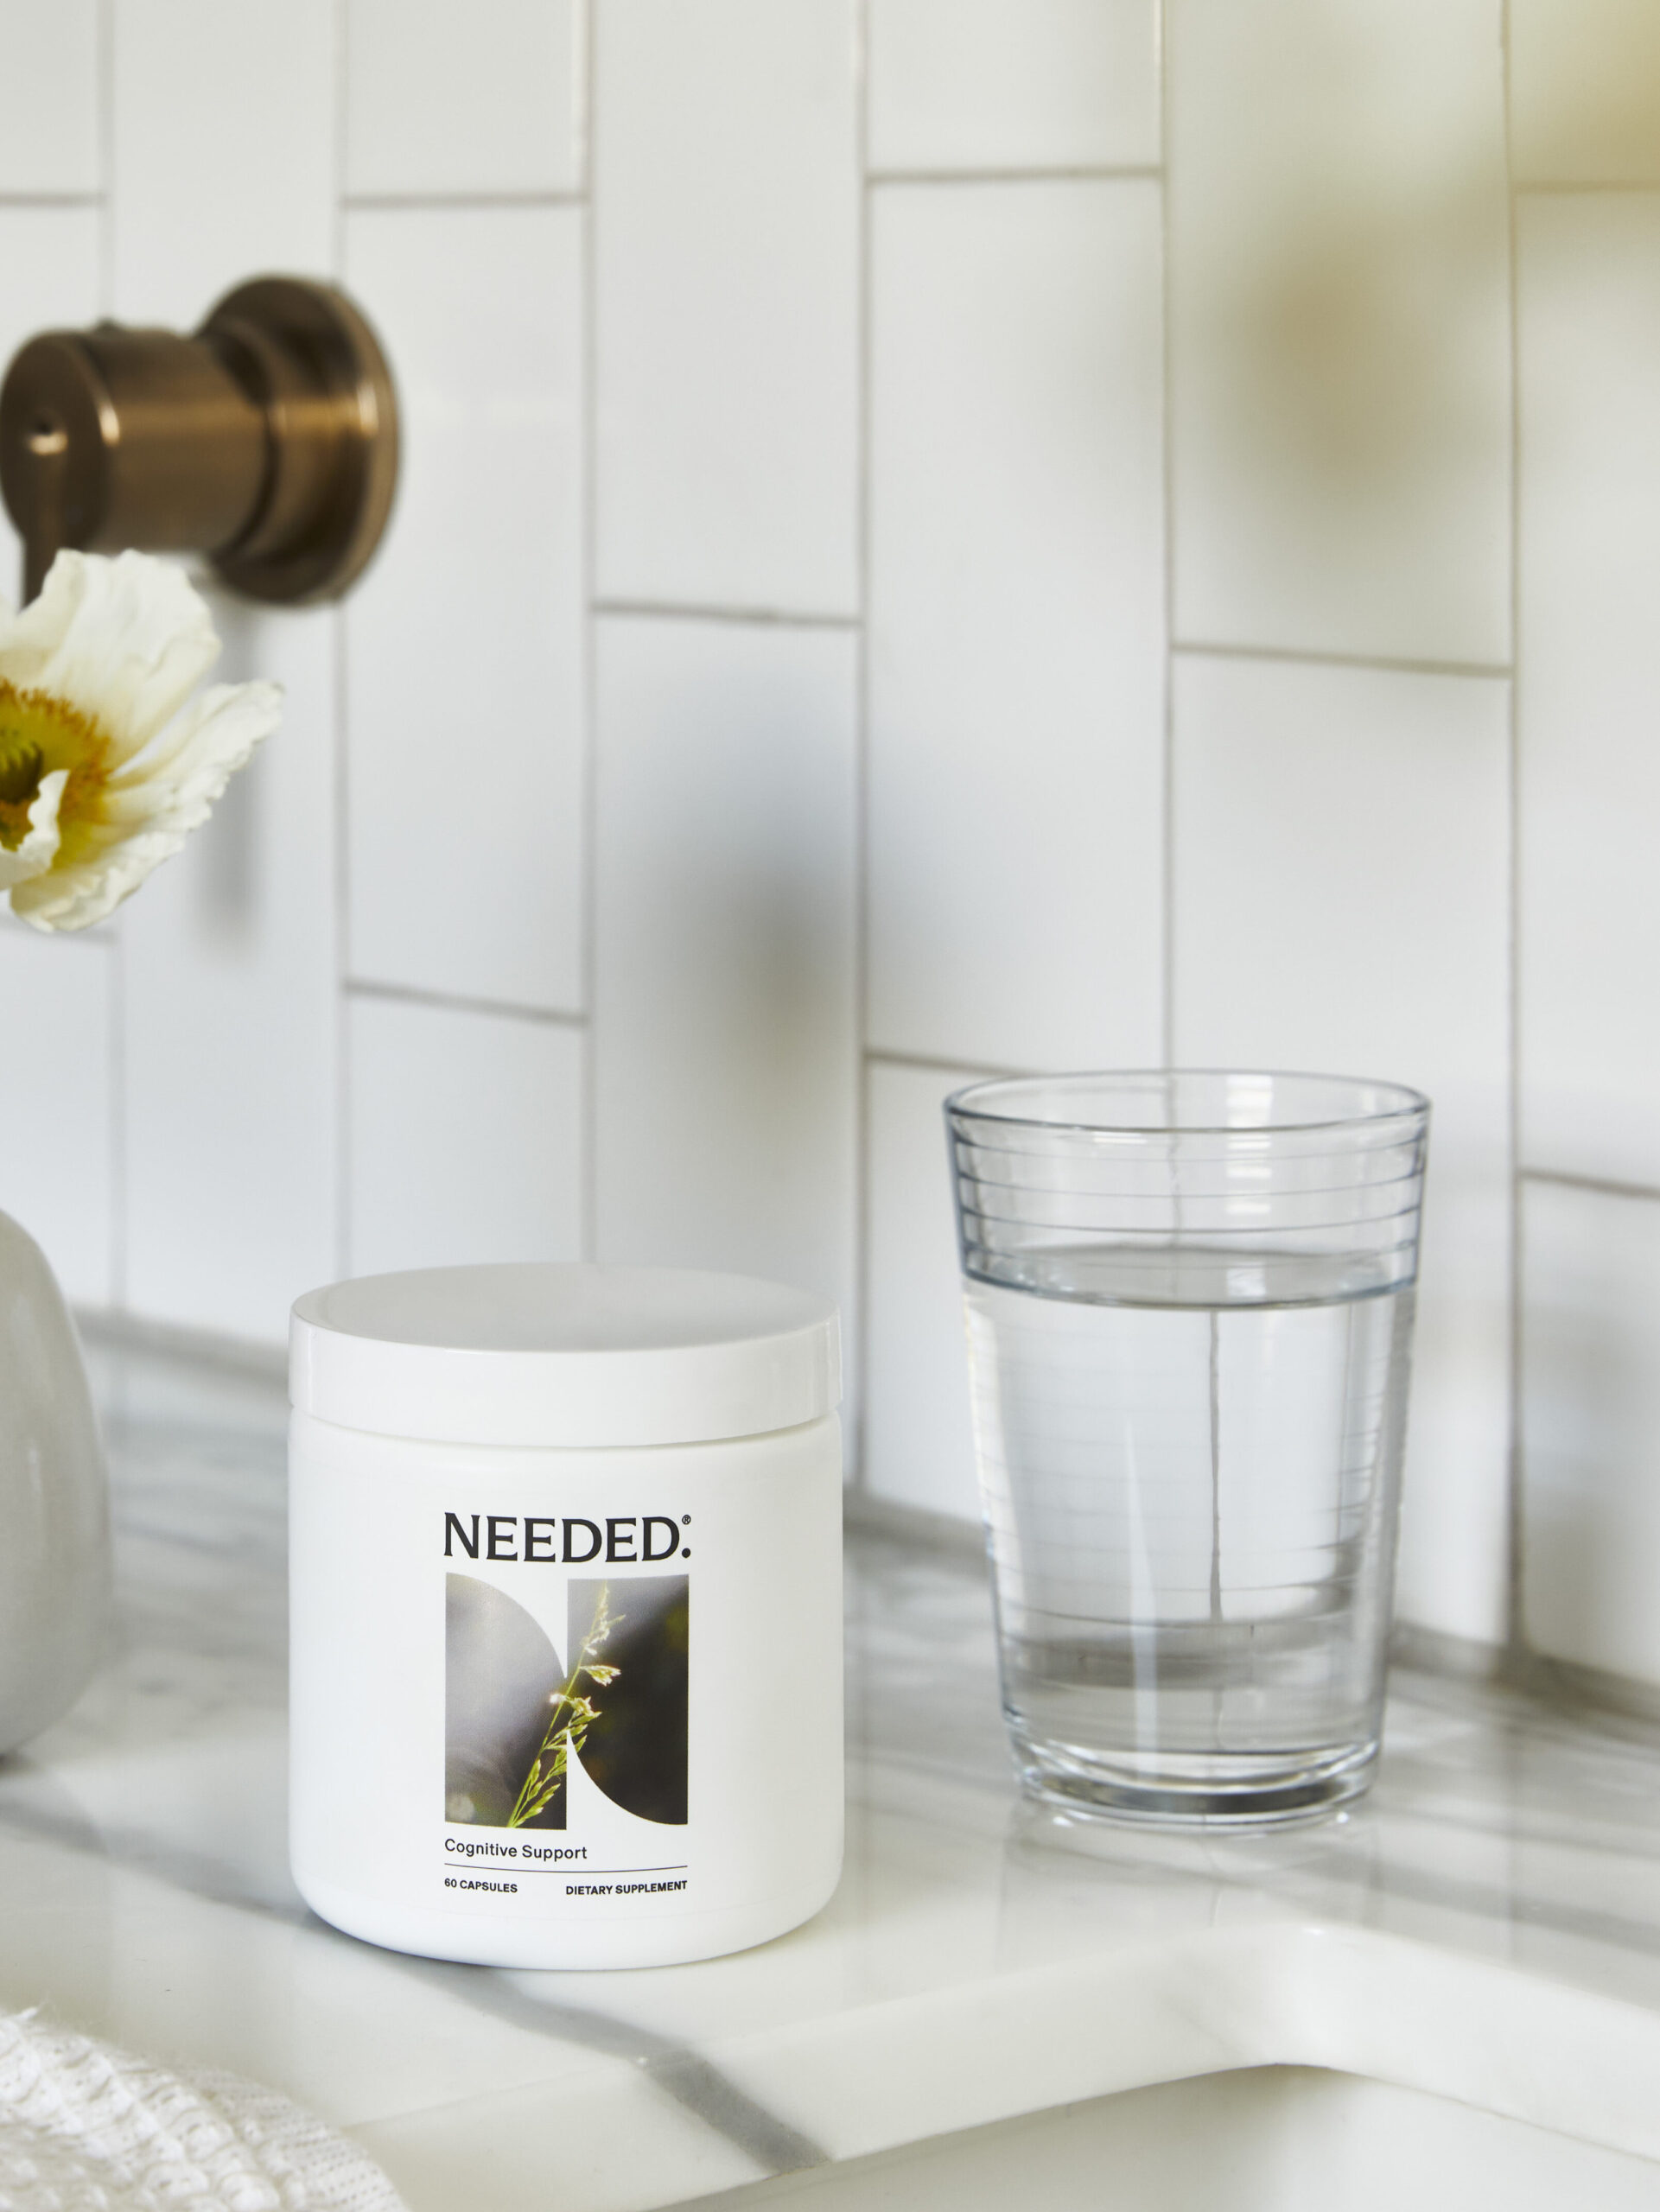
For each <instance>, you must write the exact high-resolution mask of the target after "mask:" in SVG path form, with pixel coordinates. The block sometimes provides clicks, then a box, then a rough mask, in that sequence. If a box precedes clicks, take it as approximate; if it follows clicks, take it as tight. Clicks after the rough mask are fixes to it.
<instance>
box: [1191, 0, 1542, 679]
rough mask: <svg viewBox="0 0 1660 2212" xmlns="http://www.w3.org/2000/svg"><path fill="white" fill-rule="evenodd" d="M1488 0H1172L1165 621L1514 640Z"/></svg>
mask: <svg viewBox="0 0 1660 2212" xmlns="http://www.w3.org/2000/svg"><path fill="white" fill-rule="evenodd" d="M1500 20H1501V10H1500V4H1499V0H1175V4H1173V7H1172V8H1171V10H1170V16H1169V26H1170V28H1169V41H1170V45H1169V61H1170V82H1169V87H1168V92H1167V99H1168V113H1169V118H1170V139H1169V145H1168V149H1167V156H1168V162H1169V172H1168V189H1169V213H1170V245H1171V264H1170V287H1171V334H1172V346H1171V372H1172V398H1173V425H1172V430H1173V435H1172V461H1173V485H1174V499H1173V530H1174V546H1175V628H1176V635H1177V637H1178V638H1179V639H1182V640H1184V641H1186V642H1188V643H1192V644H1197V645H1263V646H1270V647H1274V648H1285V647H1293V648H1299V649H1301V650H1303V651H1310V652H1323V653H1351V654H1354V653H1358V654H1375V655H1384V656H1392V657H1396V658H1399V657H1404V658H1409V659H1420V660H1440V661H1459V662H1466V661H1473V662H1478V663H1497V662H1502V661H1504V660H1506V659H1508V658H1509V654H1510V516H1509V499H1510V482H1509V479H1510V465H1511V430H1510V334H1509V321H1508V302H1507V299H1506V283H1505V280H1506V269H1507V262H1506V244H1505V205H1504V76H1503V57H1502V54H1501V50H1500V42H1499V29H1500Z"/></svg>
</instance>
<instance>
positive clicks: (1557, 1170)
mask: <svg viewBox="0 0 1660 2212" xmlns="http://www.w3.org/2000/svg"><path fill="white" fill-rule="evenodd" d="M1516 1179H1517V1184H1518V1185H1523V1184H1528V1183H1546V1184H1549V1185H1550V1186H1551V1187H1552V1188H1553V1189H1555V1190H1561V1191H1590V1192H1594V1193H1595V1194H1596V1196H1597V1197H1599V1198H1643V1199H1646V1200H1647V1201H1648V1203H1649V1204H1650V1205H1653V1204H1654V1203H1655V1202H1656V1201H1657V1200H1660V1185H1656V1184H1652V1183H1622V1182H1620V1181H1619V1180H1617V1179H1615V1178H1614V1177H1613V1176H1612V1175H1575V1174H1574V1173H1572V1172H1571V1171H1570V1170H1568V1169H1567V1168H1563V1167H1521V1168H1518V1169H1517V1175H1516Z"/></svg>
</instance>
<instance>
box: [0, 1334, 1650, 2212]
mask: <svg viewBox="0 0 1660 2212" xmlns="http://www.w3.org/2000/svg"><path fill="white" fill-rule="evenodd" d="M94 1365H95V1369H96V1377H97V1382H98V1385H99V1392H100V1396H101V1399H102V1402H103V1404H104V1407H105V1420H106V1426H107V1430H108V1435H109V1440H110V1446H111V1462H112V1471H113V1476H114V1483H115V1500H116V1516H117V1526H118V1571H119V1578H120V1620H119V1629H118V1649H117V1651H116V1653H115V1655H114V1656H113V1658H112V1661H111V1665H110V1667H109V1669H108V1670H107V1671H106V1673H105V1675H103V1677H102V1678H101V1679H100V1680H99V1682H98V1683H97V1684H96V1685H95V1686H94V1688H92V1690H91V1691H90V1692H89V1693H88V1694H87V1695H86V1697H85V1698H84V1699H83V1700H82V1701H81V1703H80V1705H79V1706H78V1707H76V1709H75V1710H74V1712H73V1713H72V1714H71V1715H70V1716H69V1717H68V1718H67V1719H65V1720H64V1721H62V1722H61V1723H60V1724H59V1726H56V1727H55V1728H54V1729H53V1730H51V1731H50V1732H48V1734H47V1735H46V1736H44V1737H42V1738H40V1739H39V1740H38V1741H37V1742H36V1743H35V1745H31V1746H30V1747H29V1750H28V1751H26V1752H24V1753H22V1754H19V1755H18V1756H17V1757H16V1758H12V1759H10V1760H8V1761H3V1762H0V2003H3V2004H4V2005H7V2006H12V2007H15V2006H21V2005H34V2004H41V2005H46V2006H48V2007H49V2008H50V2010H51V2011H52V2012H54V2014H55V2015H56V2016H57V2018H60V2020H62V2021H64V2022H66V2023H67V2024H71V2025H73V2026H75V2027H78V2028H80V2029H82V2030H84V2031H87V2032H89V2033H92V2034H94V2035H98V2036H102V2037H109V2038H111V2040H113V2041H116V2042H118V2043H121V2044H126V2045H127V2046H129V2047H130V2048H132V2049H135V2050H139V2051H142V2052H144V2053H145V2054H147V2055H149V2056H151V2057H154V2058H156V2059H158V2060H160V2061H162V2062H163V2063H170V2064H174V2065H180V2066H187V2067H195V2066H202V2065H211V2066H220V2067H229V2068H232V2069H235V2070H236V2071H238V2072H240V2073H243V2074H246V2075H251V2076H252V2077H254V2078H256V2079H258V2080H260V2081H263V2082H267V2083H270V2084H271V2085H272V2086H274V2087H276V2088H280V2089H282V2090H283V2091H284V2092H285V2093H286V2094H289V2096H291V2097H293V2098H296V2099H297V2100H298V2101H301V2102H302V2103H303V2104H306V2105H308V2106H310V2107H312V2108H313V2109H314V2110H315V2111H316V2112H318V2113H321V2114H322V2115H323V2116H324V2117H325V2118H327V2119H328V2120H330V2121H332V2122H333V2123H334V2125H336V2126H339V2127H341V2128H343V2129H345V2130H347V2132H348V2133H351V2134H352V2135H353V2136H354V2137H355V2138H356V2139H358V2140H359V2141H360V2142H361V2143H363V2144H364V2145H366V2147H367V2148H368V2149H369V2150H370V2151H371V2152H372V2153H373V2154H374V2155H375V2156H376V2157H377V2158H379V2159H380V2160H381V2162H382V2163H383V2164H384V2165H385V2167H386V2168H387V2170H388V2171H389V2172H390V2173H391V2176H392V2177H393V2178H394V2180H395V2181H396V2182H397V2183H398V2186H399V2187H400V2189H401V2190H403V2191H404V2196H406V2198H407V2200H408V2202H409V2203H410V2206H411V2208H413V2212H450V2209H452V2208H456V2209H458V2208H461V2207H463V2206H472V2205H476V2204H478V2203H479V2202H480V2201H483V2200H482V2197H481V2184H482V2183H485V2181H486V2179H487V2190H488V2198H487V2201H488V2202H490V2203H491V2204H492V2206H493V2207H494V2208H497V2212H518V2208H520V2207H524V2208H526V2212H528V2208H530V2207H532V2206H535V2207H536V2208H537V2212H542V2209H543V2208H544V2207H545V2206H546V2205H547V2204H548V2203H549V2202H557V2203H558V2204H559V2205H560V2206H561V2207H562V2208H569V2212H633V2209H634V2208H644V2207H650V2206H658V2205H664V2204H671V2203H677V2202H681V2201H683V2200H685V2199H688V2198H693V2197H696V2196H703V2195H707V2194H711V2193H714V2192H717V2191H722V2190H730V2189H734V2188H736V2187H738V2186H740V2185H741V2184H743V2183H747V2182H751V2181H754V2180H755V2179H756V2178H758V2177H761V2176H765V2175H768V2174H773V2173H779V2172H784V2171H791V2170H793V2169H796V2168H799V2167H803V2166H807V2165H811V2164H816V2163H817V2162H819V2161H822V2160H825V2159H843V2158H852V2157H855V2156H859V2155H861V2154H862V2153H865V2152H873V2151H877V2150H881V2149H884V2148H887V2147H889V2146H892V2145H900V2144H905V2143H908V2142H913V2141H916V2140H919V2139H922V2138H924V2137H926V2136H930V2135H935V2134H939V2133H945V2132H947V2131H950V2130H953V2129H958V2128H963V2127H968V2126H976V2125H978V2124H980V2123H983V2122H985V2121H989V2120H998V2119H1002V2118H1006V2117H1011V2116H1014V2115H1017V2114H1021V2113H1030V2112H1034V2111H1038V2110H1041V2109H1044V2108H1046V2107H1051V2106H1054V2105H1058V2104H1061V2103H1065V2102H1071V2101H1077V2100H1080V2099H1084V2098H1089V2097H1093V2096H1097V2095H1100V2094H1104V2093H1107V2092H1110V2091H1113V2090H1117V2089H1123V2088H1132V2087H1139V2086H1141V2085H1143V2084H1146V2083H1149V2082H1161V2081H1166V2080H1174V2079H1177V2078H1180V2077H1182V2076H1186V2075H1194V2074H1202V2073H1208V2072H1213V2071H1218V2070H1221V2069H1228V2068H1235V2067H1241V2066H1255V2065H1261V2064H1273V2063H1298V2064H1310V2065H1317V2066H1328V2067H1336V2068H1339V2069H1347V2070H1350V2071H1352V2072H1355V2073H1358V2074H1361V2075H1369V2076H1371V2077H1373V2078H1376V2079H1378V2080H1382V2081H1386V2082H1398V2083H1402V2084H1404V2085H1406V2086H1408V2087H1411V2088H1421V2089H1427V2090H1430V2091H1433V2092H1436V2093H1439V2094H1442V2095H1446V2096H1450V2097H1453V2098H1456V2099H1459V2100H1461V2101H1466V2102H1468V2103H1471V2104H1474V2105H1477V2106H1480V2107H1485V2108H1486V2109H1489V2110H1491V2111H1493V2112H1497V2113H1505V2114H1509V2115H1511V2116H1514V2117H1517V2118H1523V2119H1528V2120H1534V2121H1536V2122H1539V2123H1541V2124H1542V2125H1544V2126H1549V2127H1554V2128H1556V2129H1559V2130H1561V2132H1563V2133H1567V2134H1570V2135H1574V2136H1579V2137H1580V2138H1583V2139H1588V2140H1590V2141H1593V2142H1599V2143H1603V2144H1606V2145H1612V2146H1616V2147H1619V2148H1621V2149H1625V2150H1629V2151H1634V2152H1639V2153H1641V2154H1643V2155H1644V2156H1647V2157H1649V2158H1660V2101H1657V2099H1656V2098H1655V2096H1654V2094H1653V2084H1654V2082H1655V2081H1656V2080H1657V2079H1660V1747H1657V1745H1656V1743H1655V1741H1654V1739H1653V1738H1652V1736H1651V1735H1645V1734H1644V1732H1641V1731H1640V1730H1639V1729H1638V1728H1637V1727H1636V1726H1631V1728H1629V1729H1627V1728H1625V1727H1624V1726H1622V1724H1619V1723H1617V1722H1612V1721H1600V1722H1594V1723H1593V1722H1590V1721H1587V1720H1586V1719H1582V1718H1579V1719H1576V1718H1574V1717H1571V1716H1566V1715H1561V1714H1556V1713H1551V1712H1548V1711H1545V1710H1542V1709H1541V1708H1539V1707H1535V1706H1533V1705H1530V1704H1529V1703H1528V1702H1526V1701H1524V1700H1521V1699H1520V1698H1518V1697H1517V1696H1514V1695H1512V1694H1507V1693H1500V1692H1498V1691H1494V1690H1491V1689H1486V1688H1473V1687H1472V1686H1469V1685H1466V1684H1457V1683H1453V1682H1451V1681H1447V1680H1445V1679H1441V1678H1437V1677H1433V1676H1428V1675H1414V1674H1411V1673H1409V1672H1402V1673H1399V1674H1398V1675H1397V1680H1396V1693H1395V1695H1394V1698H1393V1700H1392V1703H1391V1709H1390V1724H1389V1733H1388V1741H1387V1749H1386V1752H1385V1756H1384V1759H1383V1768H1382V1775H1381V1778H1380V1780H1379V1782H1378V1784H1377V1788H1376V1789H1375V1791H1374V1793H1373V1795H1372V1796H1371V1799H1370V1801H1369V1802H1367V1803H1366V1804H1365V1805H1364V1806H1363V1808H1361V1809H1360V1810H1358V1812H1357V1813H1355V1814H1354V1815H1352V1816H1351V1817H1350V1818H1348V1819H1347V1820H1345V1821H1341V1822H1338V1823H1333V1824H1329V1825H1326V1826H1325V1827H1314V1828H1308V1829H1303V1830H1292V1831H1283V1832H1281V1833H1278V1834H1269V1835H1264V1836H1261V1837H1257V1838H1256V1839H1244V1838H1240V1837H1223V1838H1218V1839H1215V1840H1198V1839H1193V1840H1188V1839H1182V1838H1171V1837H1167V1836H1159V1835H1153V1834H1142V1833H1138V1832H1130V1831H1115V1830H1103V1829H1098V1828H1095V1827H1088V1828H1085V1829H1083V1830H1079V1829H1078V1828H1077V1827H1072V1826H1069V1825H1068V1824H1066V1823H1064V1822H1057V1821H1053V1820H1052V1819H1049V1818H1047V1817H1046V1816H1045V1815H1041V1814H1040V1813H1038V1812H1036V1811H1035V1810H1034V1809H1033V1808H1027V1807H1024V1806H1022V1804H1021V1802H1020V1801H1019V1799H1018V1797H1017V1796H1016V1793H1015V1791H1014V1787H1013V1784H1012V1782H1011V1779H1010V1775H1009V1770H1008V1760H1007V1758H1006V1754H1005V1751H1004V1748H1003V1740H1002V1726H1001V1722H1000V1719H999V1716H998V1713H997V1706H996V1697H995V1675H994V1668H993V1659H992V1651H991V1640H990V1625H989V1607H988V1603H987V1598H986V1592H985V1586H984V1580H983V1575H982V1574H981V1573H980V1572H979V1571H978V1570H977V1569H976V1567H974V1566H973V1565H972V1564H971V1563H970V1562H968V1561H966V1560H951V1559H949V1558H945V1557H942V1556H940V1555H938V1554H924V1553H918V1552H915V1551H913V1550H909V1549H907V1548H903V1547H901V1546H900V1545H899V1544H897V1543H894V1542H892V1541H879V1540H876V1539H872V1538H863V1539H860V1540H858V1541H855V1544H854V1545H853V1547H852V1548H851V1554H850V1560H849V1567H850V1572H849V1753H850V1764H849V1851H848V1862H847V1872H846V1875H845V1877H844V1878H843V1884H842V1886H841V1889H840V1891H839V1892H838V1894H837V1896H836V1898H835V1900H834V1901H833V1903H832V1904H830V1907H829V1908H828V1909H827V1910H825V1911H824V1913H823V1914H821V1915H820V1916H819V1917H818V1918H817V1920H816V1921H814V1922H812V1923H810V1924H809V1925H808V1926H807V1927H805V1928H804V1929H799V1930H798V1931H797V1932H796V1933H795V1934H793V1935H792V1936H785V1937H784V1938H782V1939H781V1940H780V1941H779V1942H774V1943H770V1944H767V1945H765V1946H764V1947H762V1948H760V1949H758V1950H755V1951H751V1952H747V1953H745V1954H743V1955H740V1956H737V1957H735V1958H730V1959H723V1960H716V1961H712V1962H710V1963H709V1964H707V1965H701V1966H694V1967H673V1968H669V1969H664V1970H659V1971H650V1972H636V1973H630V1974H532V1973H520V1974H513V1973H504V1972H497V1971H493V1970H490V1969H486V1968H482V1967H457V1966H450V1965H442V1964H438V1963H435V1962H432V1961H423V1960H418V1959H412V1958H405V1957H402V1956H400V1955H397V1954H394V1953H391V1952H386V1951H378V1950H375V1949H372V1948H370V1947H369V1946H367V1945H366V1944H362V1943H359V1942H353V1940H352V1939H351V1938H349V1937H347V1936H340V1935H337V1934H336V1933H335V1932H334V1930H333V1929H329V1928H327V1927H325V1926H323V1925H322V1924H321V1923H320V1922H319V1921H317V1920H316V1919H315V1918H314V1917H313V1916H311V1915H310V1914H309V1913H308V1911H307V1910H306V1909H305V1907H304V1906H303V1905H302V1904H301V1902H300V1899H299V1898H298V1897H297V1896H296V1893H295V1891H294V1889H293V1886H292V1885H291V1883H290V1881H289V1873H288V1866H287V1861H286V1855H285V1848H284V1833H283V1829H284V1813H283V1788H284V1783H283V1758H284V1742H283V1735H284V1727H283V1688H284V1680H283V1668H284V1660H283V1643H284V1618H283V1398H282V1393H281V1388H280V1385H279V1384H278V1383H277V1382H276V1381H275V1380H266V1379H262V1378H259V1377H257V1376H248V1375H239V1374H236V1373H233V1372H230V1371H226V1370H218V1369H213V1368H211V1367H208V1366H206V1365H200V1364H193V1363H187V1362H184V1361H182V1360H180V1359H177V1358H174V1357H166V1356H162V1355H159V1354H154V1353H148V1352H146V1353H137V1352H133V1351H114V1350H111V1349H108V1348H106V1349H104V1350H102V1351H98V1352H97V1353H96V1355H95V1358H94ZM556 2145H557V2149H556V2147H555V2146H556ZM555 2166H557V2174H558V2187H557V2191H551V2192H550V2173H551V2172H552V2171H553V2169H554V2167H555Z"/></svg>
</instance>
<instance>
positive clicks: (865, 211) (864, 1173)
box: [847, 0, 873, 1494]
mask: <svg viewBox="0 0 1660 2212" xmlns="http://www.w3.org/2000/svg"><path fill="white" fill-rule="evenodd" d="M854 40H855V46H854V67H855V81H856V87H857V89H856V110H855V130H856V131H857V134H858V146H857V160H856V162H855V176H856V178H857V180H858V181H857V182H855V187H854V190H855V199H856V203H857V212H856V215H855V221H856V224H857V237H858V254H859V270H858V303H857V308H856V310H855V312H856V314H857V317H858V349H859V351H858V384H857V391H856V395H855V402H854V404H855V407H856V408H857V410H858V451H859V460H858V478H857V481H856V485H855V499H856V502H857V511H856V518H855V526H856V530H857V543H858V556H857V558H858V594H859V623H858V629H857V632H856V634H855V641H854V661H855V673H854V683H855V693H854V737H853V743H854V769H853V772H854V809H855V813H854V861H853V868H854V879H853V880H854V899H855V906H854V916H853V943H854V952H853V958H854V1021H855V1044H856V1049H855V1056H854V1058H855V1065H854V1071H853V1082H854V1100H853V1141H854V1186H853V1187H854V1213H853V1247H854V1249H853V1282H854V1290H855V1296H856V1297H857V1299H858V1301H859V1306H858V1313H857V1317H856V1326H855V1331H854V1341H853V1366H854V1385H855V1393H856V1397H855V1406H856V1411H855V1421H854V1424H853V1429H852V1436H851V1443H850V1446H849V1468H848V1482H847V1488H848V1490H849V1491H850V1492H853V1493H855V1494H862V1492H863V1491H865V1490H866V1489H867V1488H868V1481H867V1476H866V1456H867V1455H866V1452H865V1436H866V1430H867V1426H868V1404H869V1390H868V1377H869V1374H870V1291H871V1284H870V1268H871V1256H870V1255H871V1236H870V1208H871V1191H870V1084H869V1081H868V1077H867V1073H866V1068H865V1064H864V1060H863V1057H862V1055H863V1051H864V1043H865V1039H866V1038H867V1037H868V1035H869V1034H870V546H871V484H872V472H871V436H870V406H871V390H872V380H873V378H872V369H873V362H872V349H871V317H872V299H873V272H872V268H871V227H872V226H871V200H870V194H869V193H868V192H867V191H866V190H865V188H864V181H863V180H864V178H865V176H866V175H867V173H868V162H869V156H870V0H855V15H854Z"/></svg>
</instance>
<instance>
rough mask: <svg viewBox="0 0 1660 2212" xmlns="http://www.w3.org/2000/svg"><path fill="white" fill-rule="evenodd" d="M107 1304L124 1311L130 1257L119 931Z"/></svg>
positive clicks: (113, 949) (113, 954)
mask: <svg viewBox="0 0 1660 2212" xmlns="http://www.w3.org/2000/svg"><path fill="white" fill-rule="evenodd" d="M109 1023H110V1028H109V1047H110V1304H111V1306H112V1307H113V1308H114V1309H115V1311H116V1312H117V1313H121V1312H124V1310H125V1308H126V1305H127V1300H128V1294H129V1284H128V1280H127V1277H128V1272H129V1257H130V1243H131V1239H130V1236H129V1234H128V1224H127V1208H128V1184H129V1180H130V1179H129V1176H128V1173H127V959H126V946H125V944H124V941H123V934H122V932H121V931H119V930H117V931H115V932H114V933H113V937H112V940H111V946H110V1009H109Z"/></svg>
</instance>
